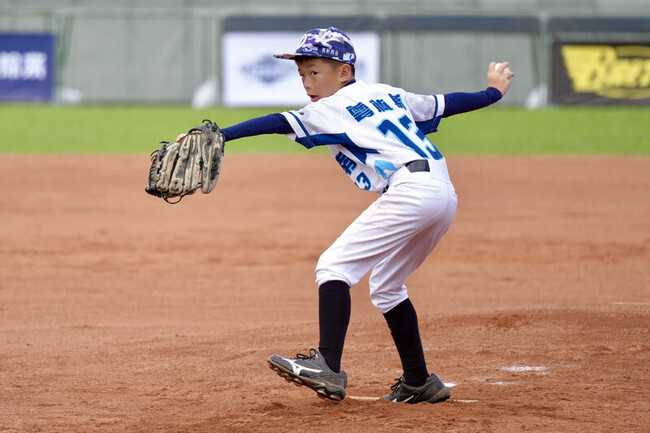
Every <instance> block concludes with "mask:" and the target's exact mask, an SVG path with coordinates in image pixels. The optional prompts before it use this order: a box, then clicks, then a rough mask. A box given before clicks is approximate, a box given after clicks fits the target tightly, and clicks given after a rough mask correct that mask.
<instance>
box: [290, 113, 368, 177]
mask: <svg viewBox="0 0 650 433" xmlns="http://www.w3.org/2000/svg"><path fill="white" fill-rule="evenodd" d="M289 113H290V114H291V115H292V116H293V117H294V119H296V122H298V125H300V128H301V129H302V131H303V132H304V133H305V136H304V137H296V142H297V143H299V144H301V145H303V146H304V147H306V148H307V149H311V148H312V147H315V146H330V145H333V144H338V145H341V146H343V147H345V148H346V149H347V150H349V151H350V153H351V154H352V155H354V156H355V157H356V158H357V159H358V160H359V161H361V162H362V163H363V164H365V163H366V159H367V157H368V154H370V153H372V154H379V151H378V150H375V149H366V148H363V147H359V146H357V145H356V144H355V143H354V142H353V141H352V139H351V138H350V137H349V136H348V134H346V133H345V132H341V133H339V134H315V135H309V133H308V132H307V129H306V128H305V125H303V123H302V122H301V121H300V119H298V116H296V115H295V114H294V113H291V112H289Z"/></svg>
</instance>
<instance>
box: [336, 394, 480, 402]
mask: <svg viewBox="0 0 650 433" xmlns="http://www.w3.org/2000/svg"><path fill="white" fill-rule="evenodd" d="M346 398H349V399H350V400H357V401H379V400H381V399H380V398H379V397H365V396H360V395H348V396H347V397H346ZM448 402H450V403H454V402H458V403H478V400H459V399H455V398H452V399H451V400H448Z"/></svg>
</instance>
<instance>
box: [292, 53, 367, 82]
mask: <svg viewBox="0 0 650 433" xmlns="http://www.w3.org/2000/svg"><path fill="white" fill-rule="evenodd" d="M316 59H321V60H322V61H324V62H325V63H327V64H329V65H330V66H331V67H332V69H336V68H337V67H338V66H339V65H341V64H344V65H350V68H351V69H352V77H354V72H355V70H354V65H353V64H351V63H345V62H341V61H338V60H335V59H330V58H329V57H317V56H296V57H295V58H294V60H295V61H296V63H297V64H301V63H305V62H309V61H316Z"/></svg>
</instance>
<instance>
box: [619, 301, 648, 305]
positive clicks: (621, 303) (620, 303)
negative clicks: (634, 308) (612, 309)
mask: <svg viewBox="0 0 650 433" xmlns="http://www.w3.org/2000/svg"><path fill="white" fill-rule="evenodd" d="M612 304H613V305H650V302H613V303H612Z"/></svg>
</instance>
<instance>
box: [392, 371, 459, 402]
mask: <svg viewBox="0 0 650 433" xmlns="http://www.w3.org/2000/svg"><path fill="white" fill-rule="evenodd" d="M395 381H396V382H395V383H394V384H393V386H391V387H390V389H391V390H392V391H393V392H391V393H390V394H387V395H385V396H383V397H382V399H383V400H387V401H390V402H393V403H408V404H415V403H421V402H426V403H440V402H441V401H445V400H449V397H450V396H451V393H450V392H449V388H447V387H446V386H445V384H444V383H442V381H441V380H440V379H439V378H438V376H436V375H435V374H432V375H431V376H429V377H428V378H427V381H426V383H425V384H424V385H422V386H411V385H409V384H407V383H406V382H404V377H400V378H399V379H395Z"/></svg>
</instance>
